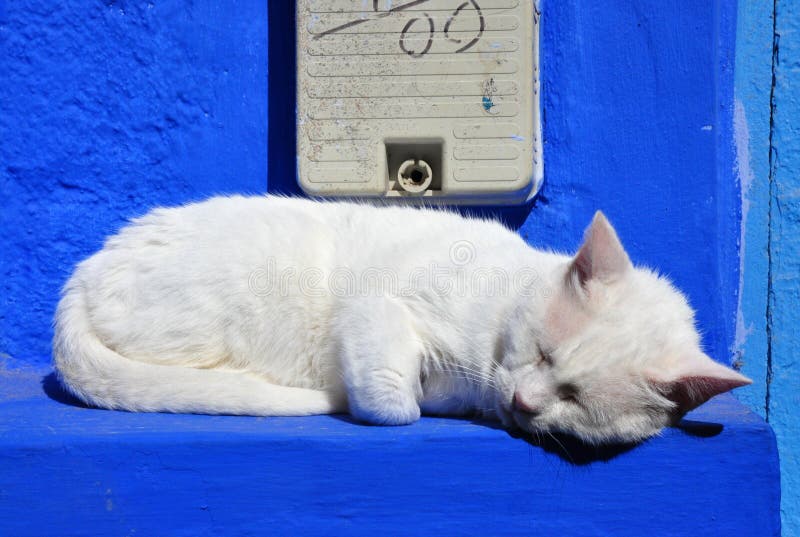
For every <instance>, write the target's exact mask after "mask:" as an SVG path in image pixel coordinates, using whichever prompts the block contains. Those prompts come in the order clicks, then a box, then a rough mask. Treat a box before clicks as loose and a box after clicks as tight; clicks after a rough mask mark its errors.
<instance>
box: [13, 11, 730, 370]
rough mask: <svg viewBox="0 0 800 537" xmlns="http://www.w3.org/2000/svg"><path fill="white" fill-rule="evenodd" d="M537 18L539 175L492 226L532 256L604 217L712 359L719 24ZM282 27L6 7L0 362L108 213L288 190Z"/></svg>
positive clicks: (176, 14) (228, 15)
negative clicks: (669, 294) (511, 228)
mask: <svg viewBox="0 0 800 537" xmlns="http://www.w3.org/2000/svg"><path fill="white" fill-rule="evenodd" d="M221 5H224V6H225V7H224V9H223V8H221V7H220V6H221ZM267 9H269V10H270V12H271V13H270V14H271V16H272V19H273V20H272V23H271V24H270V27H271V28H272V29H273V32H272V35H270V33H269V32H268V29H267V15H268V14H267ZM543 9H544V19H543V35H542V65H543V105H542V106H543V110H544V117H545V125H544V135H545V161H546V172H545V174H546V181H545V185H544V188H543V191H542V193H541V195H540V196H539V197H538V200H537V201H536V202H535V203H534V204H533V205H531V206H528V207H523V208H521V209H516V210H507V211H505V212H503V213H502V214H503V216H504V218H506V219H507V220H508V221H510V222H511V223H512V224H514V225H515V226H518V227H519V228H520V232H521V233H522V234H523V235H524V236H525V237H526V238H528V239H529V240H530V241H531V242H533V243H536V244H541V245H549V246H553V247H556V248H562V249H573V248H575V247H576V246H577V244H578V242H579V240H580V236H581V233H582V230H583V228H584V227H585V226H586V224H587V223H588V222H589V219H590V218H591V215H592V213H593V212H594V211H595V210H596V209H598V208H599V209H603V210H604V211H606V213H607V214H608V216H609V217H610V218H611V220H612V221H613V222H614V223H615V225H616V226H617V227H618V229H619V231H620V234H621V236H622V238H623V240H624V242H625V243H626V245H627V247H628V248H629V250H630V252H631V255H632V257H633V259H634V260H636V261H637V262H640V263H645V264H648V265H652V266H655V267H659V268H660V269H661V270H663V271H664V272H665V273H667V274H668V275H669V276H670V277H672V278H673V279H674V280H675V282H676V283H677V284H678V285H679V286H680V287H681V288H683V289H685V290H686V291H687V292H688V294H689V295H690V297H691V300H692V302H693V304H694V305H695V307H696V308H697V310H698V318H699V321H700V326H701V328H702V329H703V332H704V334H705V343H706V346H707V348H708V350H709V351H710V352H711V354H712V355H713V356H714V357H716V358H717V359H718V360H720V361H724V362H728V361H730V352H729V349H730V348H731V345H732V342H733V333H734V327H735V324H734V322H735V314H736V293H737V290H738V260H737V255H736V252H737V250H736V248H737V241H738V225H739V212H738V211H739V204H738V201H737V200H738V193H739V191H738V186H737V184H736V181H735V177H734V174H733V171H732V169H733V164H732V163H733V153H732V142H731V135H730V129H729V127H730V124H731V106H732V88H733V85H732V71H731V68H732V57H731V55H732V51H733V43H734V41H733V40H734V29H735V16H734V15H735V12H733V10H732V8H731V7H730V3H729V2H691V3H686V2H680V1H673V2H664V1H662V0H638V1H637V2H629V1H622V0H619V1H614V2H606V3H604V5H599V4H598V3H597V2H593V1H588V0H586V1H574V2H555V1H554V2H546V3H545V4H544V7H543ZM291 31H292V21H291V4H290V3H289V2H271V3H270V4H269V7H268V8H267V6H266V5H265V3H264V2H260V1H241V2H236V3H225V4H220V3H218V2H211V1H202V2H196V3H190V4H186V3H184V2H179V1H171V2H157V3H154V4H152V5H148V4H143V3H140V2H125V1H118V2H113V1H106V2H99V1H97V2H72V3H53V2H49V1H41V2H39V1H35V0H25V1H17V2H13V3H9V4H7V5H6V7H5V9H4V11H3V14H2V20H1V21H0V39H2V48H3V54H2V55H0V72H2V73H3V82H4V83H3V84H2V86H0V106H1V107H2V110H1V111H0V140H2V142H1V143H0V174H2V175H1V176H0V177H1V179H0V181H2V195H3V198H4V210H3V211H2V213H0V214H2V216H1V218H2V229H3V233H2V235H1V236H0V251H2V252H3V256H2V266H0V274H1V275H2V286H3V297H2V303H0V326H1V327H2V328H0V330H2V333H0V352H3V353H5V354H7V355H9V356H11V357H13V358H14V359H17V360H23V361H27V362H34V363H44V362H46V361H47V360H48V359H49V354H50V347H49V339H50V335H51V334H50V318H51V315H52V313H53V309H54V307H55V304H56V298H57V291H58V288H59V286H60V285H61V284H62V283H63V282H64V280H65V278H66V276H67V274H68V273H69V271H70V269H71V267H72V265H73V264H74V263H75V262H76V261H77V260H79V259H81V258H82V257H84V256H86V255H87V254H89V253H90V252H92V251H93V250H95V249H97V248H99V247H100V245H101V243H102V239H103V237H104V236H105V235H107V234H108V233H111V232H113V231H114V230H115V229H117V228H118V227H119V226H120V225H121V224H122V223H123V221H124V219H125V218H128V217H130V216H135V215H138V214H141V213H142V212H144V211H146V210H147V209H148V208H149V207H152V206H153V205H156V204H174V203H180V202H184V201H188V200H194V199H198V198H202V197H205V196H208V195H210V194H213V193H220V192H263V191H265V190H266V187H267V176H269V181H270V190H273V191H288V192H296V191H297V190H296V187H295V186H294V182H293V181H294V179H293V175H292V174H293V169H294V148H293V144H292V138H291V133H292V132H293V121H292V119H293V116H292V114H293V109H294V105H293V101H292V92H293V89H292V83H291V73H293V69H294V68H293V62H292V57H293V51H292V48H291V47H292V37H291ZM268 43H269V44H270V45H271V46H272V50H271V51H270V52H269V58H270V60H271V61H272V64H271V69H272V77H271V79H270V80H271V82H272V84H269V85H268V82H267V56H268ZM268 95H269V97H270V99H269V100H268V99H267V96H268ZM268 102H269V103H271V107H272V109H271V110H270V113H269V117H268V113H267V106H268ZM268 127H269V133H270V134H271V136H272V139H268ZM268 147H269V151H270V163H269V170H268V165H267V157H266V151H267V148H268Z"/></svg>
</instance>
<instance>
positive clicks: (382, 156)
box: [296, 0, 542, 204]
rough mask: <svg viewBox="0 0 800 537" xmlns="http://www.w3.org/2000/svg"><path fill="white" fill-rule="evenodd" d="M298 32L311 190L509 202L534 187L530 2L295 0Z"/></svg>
mask: <svg viewBox="0 0 800 537" xmlns="http://www.w3.org/2000/svg"><path fill="white" fill-rule="evenodd" d="M296 31H297V107H298V108H297V148H298V155H297V160H298V162H297V166H298V170H297V171H298V181H299V182H300V186H301V187H302V188H303V190H304V191H305V192H307V193H309V194H312V195H317V196H372V197H386V198H396V199H400V198H411V199H417V200H420V199H422V200H425V201H426V202H444V203H469V204H486V203H497V204H503V203H507V204H513V203H522V202H524V201H526V200H527V199H530V198H531V197H532V196H533V195H534V194H535V193H536V191H537V190H538V187H539V184H540V182H541V179H542V141H541V129H540V121H539V67H538V56H539V54H538V42H539V15H538V11H537V9H536V6H535V4H534V3H533V2H532V0H466V1H464V0H298V1H297V30H296Z"/></svg>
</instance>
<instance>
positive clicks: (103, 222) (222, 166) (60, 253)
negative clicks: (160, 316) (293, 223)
mask: <svg viewBox="0 0 800 537" xmlns="http://www.w3.org/2000/svg"><path fill="white" fill-rule="evenodd" d="M221 6H224V7H221ZM266 10H267V8H266V5H265V2H257V1H241V2H233V1H226V2H225V3H220V2H211V1H209V2H196V3H191V2H190V3H187V2H182V1H170V2H161V1H159V2H152V3H146V2H127V1H113V0H108V1H105V2H101V1H91V2H90V1H79V2H53V1H51V0H42V1H36V0H25V1H14V2H10V3H8V4H5V3H4V2H3V0H0V189H1V190H0V192H1V194H0V196H1V197H2V210H0V289H2V290H1V291H0V358H1V357H2V355H3V354H5V355H8V356H11V357H12V358H14V359H18V360H23V361H27V362H34V363H45V362H47V361H48V360H49V355H50V337H51V328H50V320H51V318H52V315H53V311H54V308H55V305H56V301H57V297H58V290H59V288H60V287H61V285H63V283H64V281H65V279H66V277H67V275H68V274H69V272H70V271H71V269H72V266H73V265H74V264H75V262H76V261H78V260H79V259H81V258H83V257H85V256H87V255H88V254H90V253H91V252H93V251H95V250H97V249H98V248H100V246H101V245H102V242H103V238H104V237H105V236H106V235H107V234H109V233H111V232H113V231H114V230H116V229H118V228H119V227H120V225H122V224H123V222H124V221H125V219H126V218H129V217H131V216H136V215H139V214H142V213H143V212H145V211H146V210H147V209H148V208H150V207H152V206H153V205H157V204H177V203H182V202H185V201H188V200H195V199H200V198H203V197H206V196H209V195H211V194H214V193H220V192H253V193H255V192H264V191H266V184H267V180H266V173H267V147H266V137H267V126H268V123H267V109H268V108H267V105H268V101H267V99H266V98H265V96H266V92H267V13H266Z"/></svg>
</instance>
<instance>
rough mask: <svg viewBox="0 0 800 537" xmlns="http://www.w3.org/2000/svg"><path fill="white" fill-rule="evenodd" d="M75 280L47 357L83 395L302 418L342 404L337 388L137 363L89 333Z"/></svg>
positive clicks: (99, 400) (166, 408)
mask: <svg viewBox="0 0 800 537" xmlns="http://www.w3.org/2000/svg"><path fill="white" fill-rule="evenodd" d="M75 280H76V278H74V277H73V279H72V281H70V282H69V283H68V284H67V287H66V289H65V292H64V295H63V297H62V299H61V301H60V302H59V305H58V310H57V312H56V317H55V336H54V339H53V357H54V363H55V367H56V370H57V372H58V375H59V378H60V379H61V382H62V384H63V385H64V386H65V387H66V388H67V389H68V390H69V391H70V392H72V393H73V394H75V395H76V396H77V397H78V398H79V399H81V400H82V401H84V402H86V403H88V404H90V405H93V406H98V407H102V408H111V409H119V410H128V411H138V412H181V413H193V414H241V415H252V416H306V415H312V414H333V413H336V412H344V411H346V410H347V404H346V398H345V397H343V396H340V395H337V394H335V393H328V392H326V391H320V390H311V389H305V388H293V387H288V386H279V385H276V384H271V383H269V382H267V381H266V380H264V379H262V378H261V377H258V376H255V375H251V374H248V373H244V372H239V371H224V370H215V369H193V368H189V367H180V366H173V365H158V364H149V363H145V362H140V361H135V360H131V359H128V358H125V357H124V356H122V355H120V354H119V353H117V352H115V351H114V350H112V349H110V348H108V347H107V346H106V345H104V344H103V342H102V341H101V340H100V339H99V338H98V337H97V335H96V334H95V333H94V331H93V329H92V326H91V321H90V318H89V315H88V309H87V307H86V298H85V294H84V291H83V289H82V288H81V286H80V285H76V284H75Z"/></svg>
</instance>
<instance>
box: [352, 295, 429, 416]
mask: <svg viewBox="0 0 800 537" xmlns="http://www.w3.org/2000/svg"><path fill="white" fill-rule="evenodd" d="M336 333H337V335H338V337H339V344H340V347H339V348H340V364H341V372H342V377H343V379H344V383H345V387H346V388H347V397H348V404H349V408H350V414H352V415H353V417H355V418H357V419H360V420H363V421H366V422H368V423H374V424H377V425H405V424H408V423H413V422H415V421H417V420H418V419H419V416H420V408H419V401H420V400H421V398H422V385H421V382H420V365H421V357H422V343H421V342H420V341H419V338H418V336H417V335H416V333H415V332H414V329H413V323H412V319H411V314H410V312H409V311H408V309H407V308H406V307H405V306H403V305H402V304H401V303H399V302H398V301H396V300H394V299H392V298H388V297H354V298H348V299H345V302H344V304H343V305H342V307H341V308H340V309H339V311H338V312H337V322H336Z"/></svg>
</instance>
